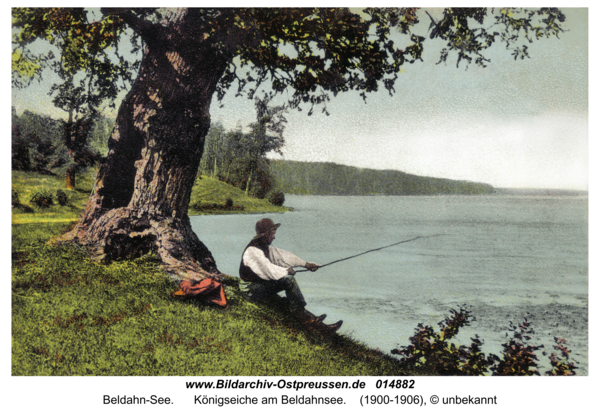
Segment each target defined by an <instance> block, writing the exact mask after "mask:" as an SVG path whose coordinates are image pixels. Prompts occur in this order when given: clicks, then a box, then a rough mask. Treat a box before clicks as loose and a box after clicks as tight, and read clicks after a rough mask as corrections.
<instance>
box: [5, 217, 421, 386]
mask: <svg viewBox="0 0 600 415" xmlns="http://www.w3.org/2000/svg"><path fill="white" fill-rule="evenodd" d="M62 227H64V225H60V224H59V225H56V224H54V225H16V226H13V245H12V281H11V294H12V321H11V323H12V324H11V337H12V342H11V347H12V369H11V374H12V375H13V376H85V375H91V376H197V375H198V374H201V375H203V376H227V375H229V376H269V375H271V376H276V375H277V376H286V375H287V376H290V375H294V376H345V375H348V376H358V375H372V376H381V375H384V376H385V375H387V376H391V375H406V374H410V373H409V372H406V371H403V370H401V369H400V368H399V367H398V362H397V361H395V360H394V359H392V358H390V357H386V356H382V355H381V354H380V353H376V352H375V351H373V350H371V349H369V348H367V347H365V346H363V345H361V344H360V343H357V342H354V341H352V340H351V339H349V338H347V337H343V336H337V337H336V338H335V339H329V340H328V339H323V338H320V337H313V336H311V335H310V334H308V333H306V332H304V331H302V330H300V328H299V326H298V324H297V323H296V322H295V320H294V319H293V318H292V317H291V316H290V315H289V312H285V311H284V310H282V309H280V308H278V307H276V306H264V307H259V306H257V305H255V304H253V303H249V302H247V301H245V300H243V299H242V297H241V296H240V294H239V291H237V288H236V284H235V283H232V284H230V285H228V286H227V287H226V292H227V296H228V298H229V306H228V307H227V308H219V307H216V306H211V305H207V304H204V303H202V302H200V301H197V300H193V299H185V300H180V299H175V298H173V297H172V296H171V292H172V291H173V290H174V289H175V285H174V284H173V282H171V280H170V279H169V278H168V277H167V276H166V275H165V274H164V273H163V272H161V271H160V270H159V268H158V266H157V265H158V262H157V259H156V258H155V257H153V256H152V255H147V256H145V257H142V258H138V259H136V260H133V261H120V262H114V263H112V264H110V265H100V264H97V263H95V262H93V261H90V260H89V259H88V258H87V256H86V254H85V252H84V251H82V250H79V249H77V248H74V247H69V248H61V247H53V246H49V245H48V244H46V241H47V240H48V238H50V237H51V236H52V235H54V234H56V233H57V232H59V231H60V230H61V228H62ZM230 280H234V279H228V281H230Z"/></svg>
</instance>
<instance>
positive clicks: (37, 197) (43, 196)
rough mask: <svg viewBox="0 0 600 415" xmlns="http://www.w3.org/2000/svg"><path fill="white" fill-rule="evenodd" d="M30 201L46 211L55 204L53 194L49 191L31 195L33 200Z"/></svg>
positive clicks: (39, 191)
mask: <svg viewBox="0 0 600 415" xmlns="http://www.w3.org/2000/svg"><path fill="white" fill-rule="evenodd" d="M29 200H30V201H31V203H33V204H34V205H36V206H37V207H39V208H41V209H46V208H48V207H50V206H51V205H52V204H53V203H54V198H53V196H52V193H50V192H49V191H47V190H38V191H37V192H35V193H33V194H32V195H31V198H30V199H29Z"/></svg>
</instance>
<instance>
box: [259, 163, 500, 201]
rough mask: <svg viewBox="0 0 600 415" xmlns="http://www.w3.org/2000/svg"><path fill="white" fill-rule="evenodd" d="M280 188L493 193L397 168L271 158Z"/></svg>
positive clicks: (328, 192)
mask: <svg viewBox="0 0 600 415" xmlns="http://www.w3.org/2000/svg"><path fill="white" fill-rule="evenodd" d="M269 165H270V168H271V172H272V174H273V177H274V178H275V186H276V187H277V189H280V190H281V191H283V192H285V193H288V194H312V195H430V194H490V193H494V188H493V187H492V186H490V185H488V184H483V183H474V182H467V181H457V180H448V179H436V178H432V177H422V176H415V175H412V174H406V173H403V172H400V171H396V170H373V169H364V168H358V167H350V166H342V165H339V164H335V163H307V162H299V161H288V160H285V161H283V160H271V161H270V163H269Z"/></svg>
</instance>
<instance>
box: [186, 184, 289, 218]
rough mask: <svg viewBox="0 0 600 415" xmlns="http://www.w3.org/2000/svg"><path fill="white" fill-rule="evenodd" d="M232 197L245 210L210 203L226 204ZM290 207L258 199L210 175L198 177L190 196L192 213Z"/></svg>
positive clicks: (257, 210) (269, 210) (254, 211)
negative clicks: (200, 207)
mask: <svg viewBox="0 0 600 415" xmlns="http://www.w3.org/2000/svg"><path fill="white" fill-rule="evenodd" d="M228 198H230V199H231V200H232V201H233V204H234V206H240V207H242V208H243V210H230V211H227V210H222V209H218V210H215V209H211V208H210V205H213V204H216V205H224V204H225V201H226V200H227V199H228ZM198 204H200V206H205V207H204V208H203V209H196V208H195V206H197V205H198ZM289 211H290V208H287V207H282V206H274V205H272V204H271V203H269V201H268V200H266V199H256V198H254V197H250V196H247V195H246V193H245V192H244V191H242V190H240V189H238V188H236V187H234V186H231V185H229V184H227V183H224V182H221V181H219V180H217V179H215V178H212V177H209V176H202V178H197V179H196V183H195V184H194V187H193V188H192V196H191V198H190V209H189V211H188V213H189V214H190V215H202V214H215V213H216V214H240V213H270V212H289Z"/></svg>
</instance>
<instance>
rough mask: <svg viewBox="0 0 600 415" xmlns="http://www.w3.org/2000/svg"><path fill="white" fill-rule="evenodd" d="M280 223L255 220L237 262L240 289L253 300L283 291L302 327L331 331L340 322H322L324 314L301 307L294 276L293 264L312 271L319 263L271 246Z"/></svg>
mask: <svg viewBox="0 0 600 415" xmlns="http://www.w3.org/2000/svg"><path fill="white" fill-rule="evenodd" d="M279 226H280V224H279V223H278V224H275V223H273V221H272V220H271V219H261V220H259V221H258V222H257V223H256V236H255V237H254V239H252V241H251V242H250V243H249V244H248V246H247V247H246V249H245V250H244V253H243V255H242V261H241V264H240V278H241V279H242V281H240V289H241V291H242V293H244V295H246V297H248V298H250V299H253V300H266V299H268V298H269V297H273V296H276V295H277V293H279V292H281V291H285V295H286V298H287V299H288V301H289V303H290V308H291V311H292V313H293V314H294V316H296V318H297V319H298V321H299V322H300V324H302V325H303V326H311V327H314V328H316V329H318V330H320V331H323V332H325V333H330V334H332V333H334V332H336V331H337V330H338V329H339V328H340V326H341V325H342V321H341V320H340V321H338V322H337V323H335V324H330V325H325V324H323V320H324V319H325V317H326V316H325V315H322V316H319V317H315V316H314V315H313V314H312V313H310V312H309V311H307V310H306V309H305V308H304V307H305V306H306V301H305V300H304V296H303V295H302V292H301V291H300V287H299V286H298V283H297V282H296V279H295V278H294V275H295V274H296V271H295V270H294V267H298V266H302V267H305V268H307V269H309V270H310V271H313V272H314V271H316V270H317V269H318V268H319V266H318V265H317V264H313V263H312V262H306V261H303V260H302V259H300V258H298V257H297V256H296V255H294V254H292V253H290V252H287V251H284V250H283V249H279V248H274V247H272V246H270V245H271V242H273V240H274V239H275V232H276V231H277V228H278V227H279Z"/></svg>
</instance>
